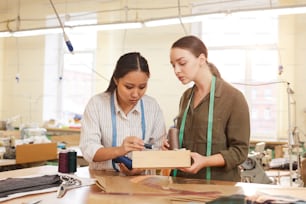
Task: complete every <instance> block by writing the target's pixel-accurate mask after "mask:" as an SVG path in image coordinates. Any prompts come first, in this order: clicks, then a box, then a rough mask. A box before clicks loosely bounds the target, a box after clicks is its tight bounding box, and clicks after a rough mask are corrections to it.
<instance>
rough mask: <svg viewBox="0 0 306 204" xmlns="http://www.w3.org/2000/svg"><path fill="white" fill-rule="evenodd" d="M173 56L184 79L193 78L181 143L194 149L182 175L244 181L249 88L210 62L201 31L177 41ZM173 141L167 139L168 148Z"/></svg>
mask: <svg viewBox="0 0 306 204" xmlns="http://www.w3.org/2000/svg"><path fill="white" fill-rule="evenodd" d="M170 61H171V64H172V67H173V70H174V73H175V75H176V76H177V78H178V79H179V80H180V81H181V83H182V84H188V83H190V82H193V83H194V85H193V86H192V87H191V88H188V89H187V90H186V91H185V92H184V93H183V95H182V97H181V100H180V106H179V115H178V120H177V128H179V142H180V147H181V148H186V149H189V150H191V151H192V153H191V157H192V165H191V167H190V168H182V169H179V170H175V171H174V172H173V174H174V175H175V174H177V176H182V177H190V178H203V179H207V180H210V179H213V180H228V181H241V178H240V169H239V165H240V164H241V163H243V162H244V161H245V160H246V158H247V155H248V148H249V139H250V119H249V109H248V105H247V102H246V100H245V98H244V96H243V94H242V93H241V92H240V91H239V90H238V89H236V88H234V87H233V86H232V85H230V84H229V83H227V82H225V81H224V80H223V79H222V78H221V76H220V73H219V71H218V69H217V68H216V67H215V66H214V65H213V64H212V63H210V62H208V53H207V48H206V46H205V44H204V43H203V42H202V41H201V40H200V39H199V38H197V37H195V36H185V37H182V38H180V39H179V40H177V41H176V42H175V43H173V45H172V47H171V51H170ZM168 147H169V144H168V142H167V141H165V142H164V144H163V148H164V149H167V148H168Z"/></svg>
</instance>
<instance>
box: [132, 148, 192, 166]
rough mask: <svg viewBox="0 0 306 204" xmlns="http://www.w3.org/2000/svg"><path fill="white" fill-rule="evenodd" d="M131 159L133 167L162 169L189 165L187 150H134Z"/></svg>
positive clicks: (189, 158)
mask: <svg viewBox="0 0 306 204" xmlns="http://www.w3.org/2000/svg"><path fill="white" fill-rule="evenodd" d="M132 160H133V162H132V167H133V168H144V169H163V168H179V167H190V166H191V157H190V151H189V150H170V151H155V150H152V151H134V152H132Z"/></svg>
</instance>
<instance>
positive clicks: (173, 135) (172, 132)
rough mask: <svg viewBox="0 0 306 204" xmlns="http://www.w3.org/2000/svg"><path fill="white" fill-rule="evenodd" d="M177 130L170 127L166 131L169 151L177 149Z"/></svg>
mask: <svg viewBox="0 0 306 204" xmlns="http://www.w3.org/2000/svg"><path fill="white" fill-rule="evenodd" d="M178 132H179V131H178V129H177V128H175V127H171V128H170V129H169V131H168V141H169V145H170V147H169V149H170V150H176V149H179V139H178Z"/></svg>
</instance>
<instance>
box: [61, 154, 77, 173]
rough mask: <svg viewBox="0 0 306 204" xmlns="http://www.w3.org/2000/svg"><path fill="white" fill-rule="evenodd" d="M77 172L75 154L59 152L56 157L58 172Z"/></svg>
mask: <svg viewBox="0 0 306 204" xmlns="http://www.w3.org/2000/svg"><path fill="white" fill-rule="evenodd" d="M76 170H77V153H76V151H74V150H68V151H61V152H60V153H59V157H58V171H59V172H61V173H74V172H76Z"/></svg>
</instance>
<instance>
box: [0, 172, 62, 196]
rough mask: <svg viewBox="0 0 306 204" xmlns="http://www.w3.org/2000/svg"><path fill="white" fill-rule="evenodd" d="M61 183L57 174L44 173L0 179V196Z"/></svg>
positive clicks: (50, 186)
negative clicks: (37, 175)
mask: <svg viewBox="0 0 306 204" xmlns="http://www.w3.org/2000/svg"><path fill="white" fill-rule="evenodd" d="M61 183H62V181H61V179H60V176H59V175H44V176H39V177H27V178H7V179H5V180H1V181H0V198H3V197H7V196H9V195H11V194H15V193H23V192H29V191H36V190H42V189H47V188H52V187H57V186H59V185H60V184H61Z"/></svg>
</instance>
